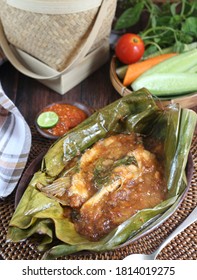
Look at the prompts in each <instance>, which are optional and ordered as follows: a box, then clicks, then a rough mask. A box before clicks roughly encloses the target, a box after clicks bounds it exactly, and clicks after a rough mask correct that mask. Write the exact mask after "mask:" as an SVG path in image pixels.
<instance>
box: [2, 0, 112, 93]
mask: <svg viewBox="0 0 197 280" xmlns="http://www.w3.org/2000/svg"><path fill="white" fill-rule="evenodd" d="M116 3H117V1H116V0H86V1H81V0H72V1H71V0H61V1H60V0H59V1H55V0H28V1H27V0H26V1H25V0H24V1H23V0H0V6H1V9H0V17H1V25H2V26H0V27H1V28H0V31H1V33H0V43H1V47H2V49H3V51H4V53H5V55H6V57H7V58H8V59H9V60H10V62H11V63H12V64H13V65H14V66H15V67H16V68H17V69H18V70H19V71H20V72H22V73H23V74H25V75H27V76H30V77H32V78H36V79H38V80H39V81H41V82H43V83H44V84H46V85H48V86H49V87H51V88H53V89H54V90H56V91H57V92H59V93H61V94H64V93H65V92H66V91H68V90H69V89H70V88H72V87H73V86H75V85H76V84H77V83H79V82H80V81H81V80H83V79H84V78H86V77H87V76H88V75H90V74H91V73H92V72H93V71H95V70H96V69H98V68H99V67H100V66H101V65H102V64H103V63H105V62H106V61H107V59H108V58H109V34H110V31H111V25H112V21H113V18H114V14H115V10H116ZM95 63H96V64H95ZM78 67H79V70H77V68H78ZM26 68H27V69H26ZM74 69H75V70H76V73H75V70H74ZM77 75H80V76H81V78H80V77H79V76H77ZM68 79H71V80H72V81H71V80H68ZM67 84H68V85H67Z"/></svg>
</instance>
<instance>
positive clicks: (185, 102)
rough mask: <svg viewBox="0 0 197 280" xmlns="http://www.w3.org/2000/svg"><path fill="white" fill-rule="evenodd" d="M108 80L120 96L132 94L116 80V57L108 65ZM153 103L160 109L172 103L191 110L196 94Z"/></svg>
mask: <svg viewBox="0 0 197 280" xmlns="http://www.w3.org/2000/svg"><path fill="white" fill-rule="evenodd" d="M110 79H111V82H112V85H113V87H114V88H115V89H116V91H117V92H118V93H119V94H120V95H121V96H125V95H127V94H131V93H132V90H131V89H129V88H127V87H125V86H124V85H123V84H122V81H121V80H120V79H119V78H118V76H117V74H116V57H115V56H114V57H113V58H112V60H111V64H110ZM155 101H156V103H157V105H158V106H159V107H161V108H162V107H165V106H167V105H169V104H173V103H178V104H180V106H181V107H182V108H192V107H194V106H196V105H197V92H195V93H192V94H189V95H185V96H181V97H177V98H174V99H165V100H162V99H159V98H155Z"/></svg>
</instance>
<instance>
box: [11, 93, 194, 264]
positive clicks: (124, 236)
mask: <svg viewBox="0 0 197 280" xmlns="http://www.w3.org/2000/svg"><path fill="white" fill-rule="evenodd" d="M196 122H197V115H196V113H195V112H193V111H192V110H189V109H181V108H179V106H178V105H170V106H168V107H167V108H164V109H160V108H159V107H158V106H157V105H156V104H155V102H154V100H153V98H152V95H151V94H150V93H149V92H148V91H147V90H146V89H141V90H139V91H137V92H134V93H132V94H130V95H127V96H125V97H122V98H120V99H119V100H117V101H115V102H113V103H111V104H110V105H108V106H106V107H104V108H103V109H101V110H99V111H97V112H96V113H94V114H93V115H92V116H91V117H89V118H88V119H86V120H85V121H84V122H82V123H81V124H80V125H78V126H77V127H75V128H74V129H72V130H71V131H70V132H68V133H67V134H65V135H64V136H63V137H62V138H60V139H59V140H57V141H56V142H55V143H54V144H53V145H52V146H51V147H50V148H49V150H48V152H47V153H46V155H45V156H44V158H43V160H42V165H41V169H40V170H39V171H38V172H36V173H35V174H34V176H33V178H32V180H31V182H30V183H29V185H28V186H27V189H26V191H25V192H24V194H23V196H22V198H21V200H20V202H19V204H18V206H17V208H16V210H15V213H14V215H13V217H12V219H11V221H10V225H9V230H8V235H7V239H8V240H9V241H13V242H18V241H21V240H24V239H26V238H28V237H30V236H32V235H34V236H37V237H38V238H39V246H38V249H39V250H41V251H45V253H44V255H43V258H44V259H55V258H58V257H62V256H65V255H68V254H71V253H75V252H78V251H83V250H89V251H106V250H112V249H115V248H117V247H118V246H120V245H121V244H124V243H125V242H130V241H132V239H134V238H136V237H137V236H139V235H140V234H141V233H143V232H144V231H146V230H147V229H149V228H151V227H152V226H153V225H157V224H158V223H160V222H161V221H162V220H164V219H165V217H167V216H169V214H171V213H173V211H174V209H175V208H176V206H177V204H178V203H179V200H180V198H181V196H182V194H183V192H184V191H185V189H186V187H187V179H186V174H185V169H186V164H187V159H188V154H189V150H190V146H191V141H192V137H193V134H194V131H195V126H196ZM133 131H134V132H136V133H140V134H145V135H148V136H153V137H156V138H158V139H160V140H161V141H163V143H164V153H165V155H164V156H165V176H166V179H167V187H168V197H167V199H166V200H165V201H163V202H162V203H160V204H159V205H157V206H155V207H154V208H151V209H143V210H140V211H138V212H137V213H136V214H135V215H134V216H132V217H130V218H129V219H128V220H126V221H125V222H124V223H122V224H121V225H119V226H118V227H117V228H115V229H114V230H112V231H111V232H110V233H109V234H108V235H106V236H105V237H104V238H102V239H101V240H100V241H97V242H92V241H88V240H87V239H86V238H85V237H83V236H81V235H79V234H78V233H77V232H76V230H75V227H74V225H73V223H72V222H71V221H70V220H69V219H68V218H66V217H65V216H64V215H63V208H62V207H61V205H60V204H59V203H58V202H57V201H55V200H54V199H51V198H49V197H47V196H45V195H44V194H43V193H42V192H40V191H39V190H37V188H35V185H36V184H37V182H42V184H43V185H47V184H48V183H49V182H53V180H55V178H57V177H61V174H62V172H63V169H64V168H65V165H66V164H67V162H68V161H69V160H70V159H72V158H73V157H75V156H76V155H78V154H80V153H82V152H83V151H84V150H85V149H87V148H89V147H91V146H92V144H94V143H95V142H97V141H98V140H99V139H101V138H104V137H106V136H108V135H111V134H114V133H121V132H126V133H129V132H133Z"/></svg>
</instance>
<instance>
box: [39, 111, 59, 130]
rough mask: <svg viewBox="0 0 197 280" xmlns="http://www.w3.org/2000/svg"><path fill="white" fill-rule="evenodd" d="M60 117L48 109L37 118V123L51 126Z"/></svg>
mask: <svg viewBox="0 0 197 280" xmlns="http://www.w3.org/2000/svg"><path fill="white" fill-rule="evenodd" d="M58 120H59V117H58V115H57V114H56V113H55V112H52V111H48V112H43V113H41V114H40V115H39V116H38V118H37V124H38V125H39V126H40V127H42V128H50V127H53V126H54V125H56V123H57V122H58Z"/></svg>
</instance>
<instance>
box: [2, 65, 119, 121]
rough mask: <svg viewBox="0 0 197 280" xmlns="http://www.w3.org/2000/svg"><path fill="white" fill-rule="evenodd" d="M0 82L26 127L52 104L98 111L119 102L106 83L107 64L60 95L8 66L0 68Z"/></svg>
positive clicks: (113, 90) (116, 95) (107, 77)
mask: <svg viewBox="0 0 197 280" xmlns="http://www.w3.org/2000/svg"><path fill="white" fill-rule="evenodd" d="M0 80H1V83H2V87H3V89H4V91H5V92H6V94H7V95H8V96H9V97H10V99H11V100H13V101H14V103H15V104H16V106H17V107H18V109H19V110H20V112H21V113H22V115H23V116H24V118H25V119H26V121H27V123H28V124H29V125H31V124H32V123H33V122H34V120H35V117H36V114H37V113H38V112H39V110H41V109H42V108H43V107H44V106H45V105H48V104H50V103H53V102H55V101H61V100H68V101H71V100H72V101H77V102H82V103H84V104H86V105H88V106H90V107H93V108H94V109H98V108H102V107H103V106H105V105H107V104H109V103H111V102H113V101H114V100H116V99H118V98H120V95H119V94H118V93H117V92H116V91H115V89H114V88H113V87H112V85H111V82H110V77H109V63H107V64H105V65H104V66H102V67H101V68H100V69H99V70H97V71H96V72H94V73H93V74H92V75H91V76H90V77H89V78H87V79H86V80H84V81H83V82H82V83H81V84H79V85H77V86H75V87H74V88H73V89H72V90H70V91H69V92H67V93H66V94H64V95H60V94H58V93H56V92H55V91H53V90H51V89H49V88H47V87H46V86H44V85H42V84H41V83H39V82H38V81H36V80H33V79H31V78H28V77H25V76H24V75H23V74H20V73H19V72H18V71H16V70H15V69H14V68H13V67H12V66H11V65H10V63H8V62H6V63H5V64H4V65H2V66H1V67H0Z"/></svg>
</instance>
